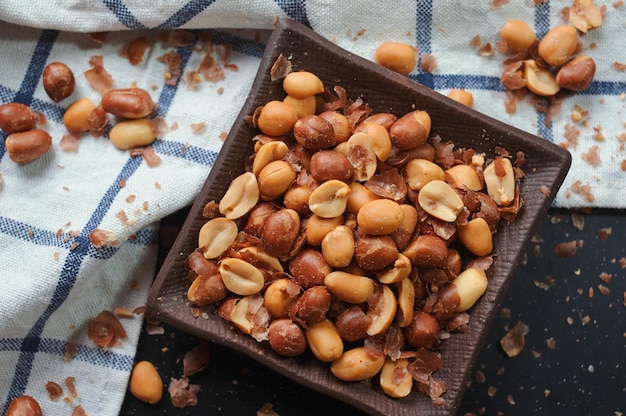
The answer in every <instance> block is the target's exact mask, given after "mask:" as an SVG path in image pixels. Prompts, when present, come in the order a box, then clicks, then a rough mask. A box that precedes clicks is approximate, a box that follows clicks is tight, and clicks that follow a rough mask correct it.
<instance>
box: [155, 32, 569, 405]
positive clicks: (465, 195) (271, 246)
mask: <svg viewBox="0 0 626 416" xmlns="http://www.w3.org/2000/svg"><path fill="white" fill-rule="evenodd" d="M570 163H571V157H570V155H569V153H568V152H567V151H566V150H564V149H562V148H560V147H558V146H556V145H554V144H552V143H549V142H548V141H545V140H543V139H541V138H538V137H536V136H533V135H531V134H528V133H526V132H523V131H521V130H519V129H516V128H514V127H512V126H509V125H506V124H504V123H502V122H500V121H497V120H494V119H492V118H489V117H487V116H485V115H483V114H480V113H478V112H476V111H474V110H472V109H471V108H469V107H468V106H465V105H463V104H461V103H459V102H457V101H454V100H452V99H450V98H448V97H445V96H443V95H441V94H439V93H437V92H435V91H432V90H430V89H428V88H426V87H424V86H422V85H419V84H418V83H416V82H414V81H412V80H410V79H409V78H407V77H406V76H404V75H402V74H400V73H397V72H394V71H392V70H390V69H388V68H385V67H383V66H382V65H380V64H378V63H375V62H373V61H369V60H367V59H364V58H361V57H358V56H355V55H353V54H351V53H349V52H347V51H345V50H343V49H341V48H340V47H338V46H337V45H335V44H333V43H332V42H330V41H328V40H326V39H324V38H323V37H321V36H319V35H318V34H316V33H314V32H313V31H311V30H310V29H308V28H306V27H304V26H302V25H300V24H298V23H296V22H293V21H291V20H280V21H279V22H278V23H277V25H276V28H275V30H274V32H273V34H272V36H271V38H270V39H269V41H268V46H267V49H266V51H265V54H264V56H263V59H262V61H261V64H260V66H259V70H258V73H257V76H256V78H255V81H254V84H253V86H252V89H251V91H250V95H249V97H248V99H247V100H246V102H245V104H244V106H243V108H242V109H241V112H240V114H239V116H238V118H237V119H236V121H235V123H234V125H233V128H232V129H231V131H230V133H229V136H228V138H227V139H226V141H225V142H224V144H223V147H222V150H221V152H220V154H219V157H218V158H217V160H216V162H215V165H214V166H213V168H212V170H211V172H210V174H209V176H208V178H207V181H206V183H205V185H204V187H203V188H202V190H201V191H200V193H199V195H198V197H197V199H196V200H195V202H194V204H193V206H192V207H191V210H190V212H189V215H188V217H187V219H186V220H185V222H184V224H183V226H182V228H181V230H180V233H179V235H178V237H177V239H176V241H175V243H174V245H173V247H172V249H171V251H170V253H169V255H168V256H167V258H166V260H165V262H164V265H163V267H162V268H161V270H160V271H159V273H158V276H157V278H156V280H155V282H154V284H153V287H152V289H151V292H150V295H149V299H148V307H149V310H150V311H151V313H152V314H153V315H154V317H155V318H157V319H159V320H161V321H163V322H166V323H168V324H170V325H172V326H174V327H177V328H180V329H183V330H185V331H187V332H189V333H192V334H194V335H196V336H198V337H201V338H204V339H207V340H210V341H213V342H217V343H220V344H223V345H226V346H228V347H230V348H233V349H235V350H237V351H239V352H242V353H244V354H246V355H248V356H250V357H252V358H254V359H255V360H257V361H259V362H260V363H262V364H264V365H266V366H268V367H269V368H271V369H273V370H276V371H278V372H280V373H281V374H283V375H285V376H287V377H289V378H291V379H293V380H294V381H296V382H299V383H301V384H303V385H305V386H307V387H309V388H312V389H315V390H317V391H320V392H322V393H325V394H327V395H329V396H333V397H335V398H337V399H340V400H343V401H345V402H347V403H349V404H351V405H353V406H355V407H357V408H359V409H361V410H363V411H365V412H368V413H370V414H380V415H389V414H403V415H430V414H433V415H434V414H437V415H439V414H454V413H455V412H456V409H457V408H458V406H459V403H460V401H461V398H462V395H463V391H464V389H465V386H466V384H467V381H468V379H469V375H470V373H471V371H472V369H473V365H474V363H475V360H476V357H477V355H478V353H479V351H480V348H481V346H482V343H483V341H484V339H485V337H486V334H487V330H488V328H489V326H490V324H491V322H492V320H493V318H494V314H495V313H496V311H497V306H498V304H499V303H500V302H501V300H502V299H503V297H504V294H505V292H506V290H507V288H508V286H509V284H510V281H511V279H512V278H513V275H514V272H515V270H516V268H517V266H518V265H519V264H520V262H521V261H522V259H523V256H524V253H525V250H526V248H527V246H528V244H529V242H530V239H531V237H532V235H533V233H534V231H535V230H536V228H537V226H538V225H539V223H540V221H541V220H542V218H543V217H544V216H545V214H546V212H547V210H548V208H549V207H550V204H551V202H552V200H553V198H554V196H555V194H556V191H557V190H558V188H559V187H560V186H561V183H562V182H563V179H564V177H565V175H566V173H567V171H568V169H569V166H570Z"/></svg>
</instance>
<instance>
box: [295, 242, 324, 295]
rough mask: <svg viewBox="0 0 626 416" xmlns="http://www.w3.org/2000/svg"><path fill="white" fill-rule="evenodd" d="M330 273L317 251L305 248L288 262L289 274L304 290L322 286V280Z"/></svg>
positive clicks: (322, 257)
mask: <svg viewBox="0 0 626 416" xmlns="http://www.w3.org/2000/svg"><path fill="white" fill-rule="evenodd" d="M331 271H332V268H331V267H330V265H329V264H328V263H327V262H326V259H325V258H324V256H323V255H322V253H320V252H319V251H318V250H313V249H311V248H305V249H303V250H302V251H300V252H299V253H298V254H296V256H295V257H294V258H293V259H291V261H290V262H289V273H291V275H292V276H293V277H294V279H295V280H296V281H297V282H298V283H299V284H300V286H302V287H303V288H305V289H308V288H310V287H313V286H319V285H323V284H324V278H325V277H326V275H327V274H328V273H330V272H331Z"/></svg>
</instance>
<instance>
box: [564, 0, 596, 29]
mask: <svg viewBox="0 0 626 416" xmlns="http://www.w3.org/2000/svg"><path fill="white" fill-rule="evenodd" d="M568 19H569V22H570V23H571V24H573V25H574V26H575V27H576V29H578V30H580V31H581V32H583V33H587V31H589V30H592V29H595V28H597V27H598V26H600V25H602V11H601V10H600V8H599V7H598V6H597V5H596V4H595V3H594V2H593V0H574V3H573V4H572V6H571V7H570V8H569V16H568Z"/></svg>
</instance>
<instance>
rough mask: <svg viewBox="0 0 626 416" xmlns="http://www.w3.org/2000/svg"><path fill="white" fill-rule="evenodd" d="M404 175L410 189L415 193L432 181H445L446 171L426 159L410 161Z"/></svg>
mask: <svg viewBox="0 0 626 416" xmlns="http://www.w3.org/2000/svg"><path fill="white" fill-rule="evenodd" d="M404 173H405V177H406V181H407V184H408V185H409V188H411V189H413V190H414V191H419V190H420V189H422V187H423V186H424V185H426V184H427V183H428V182H430V181H433V180H440V181H443V180H444V179H445V178H446V175H445V172H444V170H443V169H442V168H441V167H440V166H439V165H437V164H436V163H434V162H431V161H430V160H426V159H412V160H410V161H409V163H407V165H406V167H405V168H404Z"/></svg>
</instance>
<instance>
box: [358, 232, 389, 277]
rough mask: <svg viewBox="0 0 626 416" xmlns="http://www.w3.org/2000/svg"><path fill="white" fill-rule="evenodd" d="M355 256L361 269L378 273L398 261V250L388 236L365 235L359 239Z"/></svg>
mask: <svg viewBox="0 0 626 416" xmlns="http://www.w3.org/2000/svg"><path fill="white" fill-rule="evenodd" d="M354 255H355V258H356V261H357V264H358V265H359V267H361V268H363V269H365V270H368V271H372V272H377V271H380V270H382V269H384V268H385V267H387V266H389V265H391V264H392V263H393V262H394V261H396V259H397V257H398V249H397V248H396V245H395V243H394V242H393V239H392V238H391V237H389V236H388V235H367V234H365V235H362V236H360V237H359V238H357V241H356V250H355V252H354Z"/></svg>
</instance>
